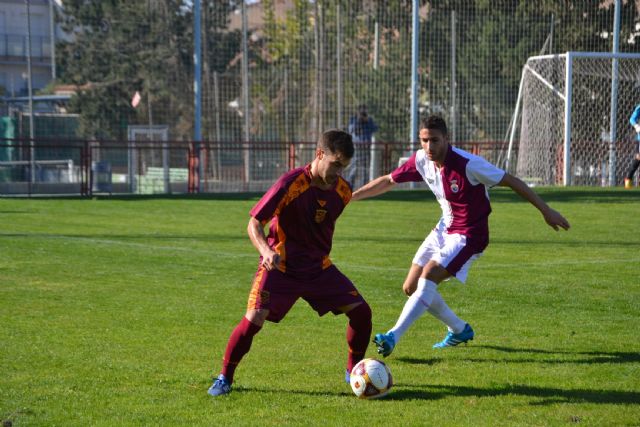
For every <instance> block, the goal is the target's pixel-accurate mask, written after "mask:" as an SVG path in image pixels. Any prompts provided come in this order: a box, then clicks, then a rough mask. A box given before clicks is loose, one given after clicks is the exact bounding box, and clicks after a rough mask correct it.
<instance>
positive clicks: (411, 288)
mask: <svg viewBox="0 0 640 427" xmlns="http://www.w3.org/2000/svg"><path fill="white" fill-rule="evenodd" d="M417 287H418V283H417V282H404V284H403V285H402V292H404V294H405V295H406V296H408V297H410V296H411V295H413V293H414V292H415V291H416V289H417Z"/></svg>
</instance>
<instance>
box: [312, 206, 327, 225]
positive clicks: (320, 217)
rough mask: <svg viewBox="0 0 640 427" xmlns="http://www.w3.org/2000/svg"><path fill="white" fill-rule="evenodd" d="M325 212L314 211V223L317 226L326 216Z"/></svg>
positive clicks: (322, 210)
mask: <svg viewBox="0 0 640 427" xmlns="http://www.w3.org/2000/svg"><path fill="white" fill-rule="evenodd" d="M327 212H328V211H327V210H326V209H316V218H315V219H316V222H317V223H318V224H320V223H321V222H322V221H324V218H325V217H326V216H327Z"/></svg>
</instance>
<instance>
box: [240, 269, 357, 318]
mask: <svg viewBox="0 0 640 427" xmlns="http://www.w3.org/2000/svg"><path fill="white" fill-rule="evenodd" d="M298 298H302V299H303V300H305V301H307V302H308V303H309V305H310V306H311V307H312V308H313V309H314V310H315V311H316V312H318V314H319V315H320V316H323V315H324V314H326V313H328V312H329V311H331V312H332V313H334V314H340V313H342V310H341V309H340V308H341V307H344V306H346V305H350V304H354V303H358V302H364V298H362V296H361V295H360V293H359V292H358V290H357V289H356V287H355V286H354V285H353V283H351V280H349V279H348V278H347V276H345V275H344V274H342V273H341V272H340V270H338V269H337V268H336V267H335V266H334V265H332V266H330V267H329V268H327V269H326V270H323V271H322V272H321V273H320V274H318V275H317V276H315V277H313V278H311V279H300V278H295V277H291V276H290V275H287V274H284V273H282V272H281V271H279V270H272V271H267V270H265V269H264V268H263V267H262V266H261V267H259V268H258V271H257V272H256V276H255V279H254V280H253V286H252V287H251V292H250V293H249V301H248V303H247V308H248V309H250V310H251V309H256V310H257V309H267V310H269V316H267V320H269V321H271V322H279V321H280V320H282V319H283V318H284V316H285V315H286V314H287V312H289V310H290V309H291V307H293V304H295V302H296V300H297V299H298Z"/></svg>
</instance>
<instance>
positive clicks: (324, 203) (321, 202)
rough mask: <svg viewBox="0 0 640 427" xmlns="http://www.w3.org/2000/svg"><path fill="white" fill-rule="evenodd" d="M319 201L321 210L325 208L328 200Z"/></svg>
mask: <svg viewBox="0 0 640 427" xmlns="http://www.w3.org/2000/svg"><path fill="white" fill-rule="evenodd" d="M316 200H317V201H318V204H319V205H320V207H321V208H324V205H326V204H327V201H326V200H320V199H316Z"/></svg>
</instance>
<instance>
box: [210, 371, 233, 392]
mask: <svg viewBox="0 0 640 427" xmlns="http://www.w3.org/2000/svg"><path fill="white" fill-rule="evenodd" d="M207 393H209V394H210V395H211V396H214V397H215V396H222V395H223V394H229V393H231V384H229V381H227V379H226V378H225V377H224V375H222V374H220V375H218V378H217V379H216V380H215V381H214V382H213V385H212V386H211V387H209V391H207Z"/></svg>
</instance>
